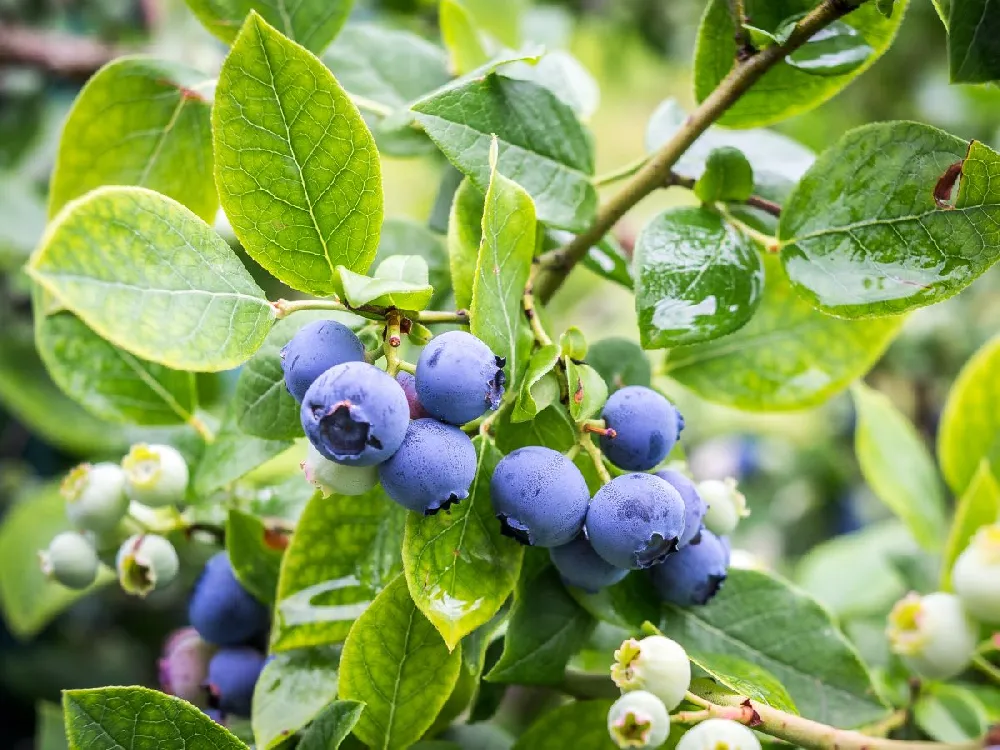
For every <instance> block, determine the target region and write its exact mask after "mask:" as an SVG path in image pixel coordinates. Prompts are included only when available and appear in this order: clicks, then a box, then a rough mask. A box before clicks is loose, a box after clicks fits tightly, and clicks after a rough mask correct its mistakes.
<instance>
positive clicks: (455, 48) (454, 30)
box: [438, 0, 490, 75]
mask: <svg viewBox="0 0 1000 750" xmlns="http://www.w3.org/2000/svg"><path fill="white" fill-rule="evenodd" d="M438 7H439V9H440V10H439V13H440V17H439V19H438V23H439V25H440V26H441V38H442V39H443V40H444V46H445V47H447V48H448V54H449V57H450V58H451V66H450V67H451V71H452V72H453V73H454V74H455V75H465V74H466V73H469V72H471V71H473V70H475V69H476V68H478V67H479V66H480V65H482V64H484V63H485V62H486V61H488V60H489V59H490V53H489V52H487V50H486V43H485V40H484V39H483V37H482V35H481V34H480V33H479V29H477V28H476V22H475V20H473V18H472V14H471V13H469V11H468V9H467V8H466V7H465V6H464V5H463V4H462V3H461V2H460V0H441V2H440V5H439V6H438Z"/></svg>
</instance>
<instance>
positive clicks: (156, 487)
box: [122, 443, 188, 508]
mask: <svg viewBox="0 0 1000 750" xmlns="http://www.w3.org/2000/svg"><path fill="white" fill-rule="evenodd" d="M122 468H123V469H124V470H125V487H126V490H127V492H128V496H129V497H130V498H131V499H132V500H135V501H136V502H137V503H142V504H143V505H148V506H149V507H151V508H158V507H161V506H165V505H177V504H179V503H181V502H183V501H184V493H185V491H186V490H187V483H188V466H187V461H185V460H184V456H182V455H181V454H180V453H179V452H178V451H177V449H176V448H173V447H172V446H169V445H147V444H145V443H137V444H136V445H133V446H132V449H131V450H130V451H129V452H128V455H127V456H125V458H123V459H122Z"/></svg>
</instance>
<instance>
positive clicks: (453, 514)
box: [403, 436, 524, 649]
mask: <svg viewBox="0 0 1000 750" xmlns="http://www.w3.org/2000/svg"><path fill="white" fill-rule="evenodd" d="M473 444H474V445H475V448H476V456H477V461H476V479H475V481H474V482H473V484H472V487H471V488H470V489H469V497H468V498H467V499H465V500H462V501H461V502H460V503H458V504H457V505H455V506H453V507H452V508H451V509H450V510H449V512H447V513H436V514H434V515H432V516H424V515H420V514H417V513H410V514H408V515H407V518H406V533H405V535H404V537H403V571H404V572H405V573H406V582H407V584H408V585H409V588H410V595H411V596H412V598H413V601H414V603H415V604H416V605H417V607H418V608H419V609H420V611H421V612H423V614H424V615H425V616H426V617H427V619H428V620H430V621H431V623H432V624H433V625H434V627H435V628H437V630H438V632H439V633H440V634H441V637H442V638H444V640H445V643H446V644H447V645H448V648H449V649H453V648H455V646H456V645H457V644H458V642H459V641H460V640H461V639H462V638H464V637H465V636H466V635H468V634H469V633H471V632H472V631H473V630H475V629H476V628H478V627H479V626H481V625H484V624H485V623H486V622H488V621H489V620H490V619H491V618H492V617H493V616H494V615H495V614H496V613H497V612H498V611H499V609H500V607H502V606H503V603H504V601H506V599H507V597H508V596H509V595H510V593H511V592H512V591H513V590H514V584H515V583H516V582H517V575H518V572H519V571H520V568H521V557H522V555H523V552H524V548H523V547H522V546H521V545H520V544H518V543H517V542H516V541H514V540H513V539H510V538H509V537H505V536H503V535H502V534H501V533H500V524H499V523H498V522H497V520H496V518H495V517H494V514H493V505H492V503H491V502H490V478H491V477H492V476H493V470H494V469H495V468H496V465H497V463H499V461H500V458H501V454H500V451H498V450H497V448H496V446H495V445H494V444H493V441H492V440H489V439H484V438H483V437H482V436H479V437H477V438H476V439H475V440H474V441H473Z"/></svg>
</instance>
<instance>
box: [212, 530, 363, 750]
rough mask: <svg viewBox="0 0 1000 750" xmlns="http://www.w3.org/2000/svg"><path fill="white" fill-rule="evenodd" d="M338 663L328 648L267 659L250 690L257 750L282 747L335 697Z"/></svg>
mask: <svg viewBox="0 0 1000 750" xmlns="http://www.w3.org/2000/svg"><path fill="white" fill-rule="evenodd" d="M230 518H232V516H230ZM339 661H340V649H339V648H331V647H326V648H303V649H296V650H295V651H287V652H285V653H281V654H275V655H274V656H273V657H271V659H270V660H268V662H267V664H265V665H264V670H263V671H262V672H261V673H260V677H259V678H258V679H257V684H256V685H255V686H254V691H253V716H252V719H251V722H252V725H253V736H254V741H255V743H256V746H257V747H258V748H260V750H271V748H274V747H278V746H279V745H281V744H282V743H283V742H284V741H285V740H287V739H288V738H289V737H290V736H292V735H293V734H295V733H296V732H297V731H299V730H300V729H302V727H304V726H305V725H306V724H308V723H309V722H310V721H312V720H313V719H314V718H316V716H317V715H319V714H320V712H322V711H323V708H324V707H325V706H326V705H327V704H329V703H330V702H331V701H333V699H334V698H336V696H337V667H338V664H339ZM358 711H360V707H358ZM345 734H346V732H345ZM324 750H326V749H325V748H324Z"/></svg>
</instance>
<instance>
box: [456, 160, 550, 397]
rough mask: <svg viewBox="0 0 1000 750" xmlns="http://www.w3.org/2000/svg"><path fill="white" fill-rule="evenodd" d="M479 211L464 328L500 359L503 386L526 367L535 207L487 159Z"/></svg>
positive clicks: (516, 378)
mask: <svg viewBox="0 0 1000 750" xmlns="http://www.w3.org/2000/svg"><path fill="white" fill-rule="evenodd" d="M491 161H492V165H493V167H492V172H491V175H490V182H489V189H488V190H487V191H486V200H485V204H484V210H483V241H482V244H480V246H479V258H478V260H477V262H476V276H475V279H474V280H473V285H472V304H471V305H470V307H469V313H470V319H471V326H470V331H471V332H472V335H473V336H476V337H477V338H479V339H480V340H481V341H483V342H484V343H485V344H486V345H487V346H488V347H489V348H490V350H492V351H493V353H494V354H496V355H497V356H498V357H502V358H504V359H505V360H506V365H505V366H504V372H505V373H506V376H507V377H506V384H507V388H511V389H515V388H517V387H518V386H519V384H520V382H521V379H522V378H523V376H524V370H525V369H526V367H527V359H528V355H529V352H530V347H531V332H530V328H529V326H528V319H527V317H525V314H524V307H523V299H524V288H525V285H526V284H527V283H528V276H529V275H530V274H531V261H532V258H533V257H534V255H535V235H536V226H537V225H536V222H535V206H534V204H533V203H532V201H531V198H530V197H529V196H528V194H527V193H526V192H525V191H524V190H523V189H522V188H521V186H520V185H518V184H517V183H516V182H512V181H511V180H509V179H507V178H506V177H504V176H503V175H502V174H501V173H500V171H499V168H498V166H497V162H496V161H495V160H493V159H491Z"/></svg>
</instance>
